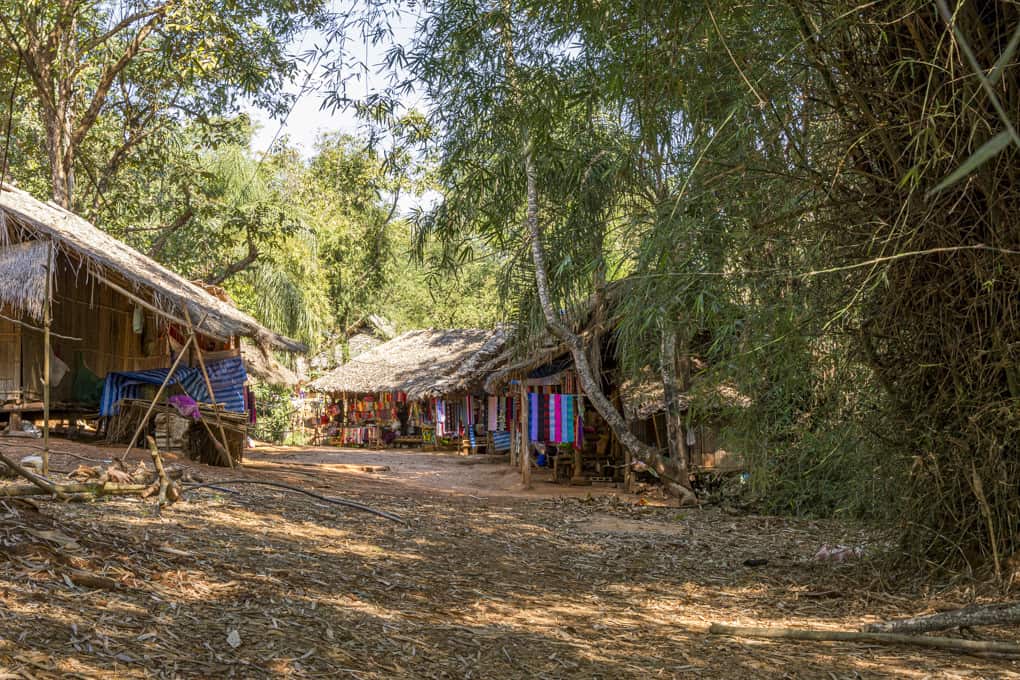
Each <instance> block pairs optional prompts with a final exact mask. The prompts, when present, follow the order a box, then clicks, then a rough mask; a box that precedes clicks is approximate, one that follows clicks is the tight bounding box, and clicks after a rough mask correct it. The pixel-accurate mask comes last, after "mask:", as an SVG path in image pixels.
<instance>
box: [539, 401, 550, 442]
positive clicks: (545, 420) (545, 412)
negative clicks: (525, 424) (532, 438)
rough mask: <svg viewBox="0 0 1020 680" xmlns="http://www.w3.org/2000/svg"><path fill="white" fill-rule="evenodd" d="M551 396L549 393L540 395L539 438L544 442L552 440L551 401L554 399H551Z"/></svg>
mask: <svg viewBox="0 0 1020 680" xmlns="http://www.w3.org/2000/svg"><path fill="white" fill-rule="evenodd" d="M550 396H551V395H548V394H540V395H538V440H539V441H543V442H547V441H551V440H552V437H551V436H550V433H551V431H552V430H551V428H552V424H551V421H552V410H551V409H552V406H551V404H550V402H551V401H552V399H550Z"/></svg>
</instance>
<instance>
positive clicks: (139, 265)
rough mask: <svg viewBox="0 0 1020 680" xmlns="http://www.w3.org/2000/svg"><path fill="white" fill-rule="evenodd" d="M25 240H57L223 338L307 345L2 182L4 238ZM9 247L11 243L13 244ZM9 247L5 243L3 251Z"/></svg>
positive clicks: (94, 267)
mask: <svg viewBox="0 0 1020 680" xmlns="http://www.w3.org/2000/svg"><path fill="white" fill-rule="evenodd" d="M9 227H13V229H12V231H13V232H14V233H15V234H17V235H20V237H21V240H23V241H46V240H52V241H53V244H54V246H55V248H56V250H57V252H58V254H63V255H64V256H66V257H68V258H69V259H70V260H71V261H73V262H81V263H83V264H84V265H85V267H86V270H87V272H88V273H89V274H91V275H95V276H99V277H102V278H104V279H107V280H109V279H110V278H111V275H113V277H114V278H120V279H122V280H123V281H124V282H126V283H127V285H128V286H129V287H133V288H134V289H135V291H134V292H135V294H139V293H142V295H140V297H143V296H144V297H148V298H151V300H152V304H153V305H154V306H155V307H157V308H158V309H160V310H163V311H164V312H165V313H167V314H169V315H175V316H178V317H181V316H183V314H184V311H183V310H184V309H185V308H187V310H188V311H189V313H190V314H191V318H192V320H193V321H194V322H195V323H198V321H199V320H200V319H205V321H204V324H203V325H202V329H203V330H206V331H208V332H209V333H211V334H216V335H219V336H222V337H231V336H234V335H240V336H245V337H250V338H253V339H255V340H256V341H257V342H259V344H268V345H271V346H273V347H276V348H278V349H282V350H287V351H292V352H303V351H305V350H306V349H307V348H306V347H305V346H304V345H303V344H301V343H299V342H297V341H295V340H291V339H290V338H286V337H284V336H282V335H278V334H276V333H274V332H272V331H270V330H268V329H266V328H264V327H263V326H262V325H261V324H259V323H258V322H257V321H256V320H255V319H253V318H252V317H250V316H248V315H247V314H245V313H244V312H241V311H240V310H238V309H236V308H235V307H232V306H231V305H229V304H227V303H225V302H223V301H221V300H218V299H216V298H215V297H214V296H212V295H210V294H209V293H207V292H206V291H205V290H203V289H202V288H200V287H199V286H196V285H195V284H193V283H191V282H190V281H188V280H187V279H185V278H184V277H182V276H180V275H178V274H176V273H174V272H172V271H170V270H169V269H167V268H166V267H164V266H163V265H161V264H159V263H158V262H156V261H155V260H153V259H151V258H148V257H146V256H145V255H142V254H141V253H139V252H138V251H136V250H134V249H133V248H131V247H129V246H128V245H126V244H124V243H122V242H120V241H118V240H117V239H115V238H113V237H112V236H110V235H109V234H107V233H105V232H103V231H101V230H99V229H97V228H96V227H95V226H93V225H92V224H91V223H89V222H88V221H86V220H84V219H82V218H81V217H79V216H77V215H75V214H74V213H71V212H68V211H67V210H64V209H63V208H60V207H57V206H55V205H52V204H49V203H43V202H41V201H39V200H36V199H35V198H33V197H32V196H31V195H30V194H28V193H26V192H24V191H21V190H20V189H16V188H14V187H11V186H8V185H4V186H2V187H0V238H6V236H7V233H8V228H9ZM8 247H9V246H8ZM3 249H5V247H4V245H2V244H0V250H3Z"/></svg>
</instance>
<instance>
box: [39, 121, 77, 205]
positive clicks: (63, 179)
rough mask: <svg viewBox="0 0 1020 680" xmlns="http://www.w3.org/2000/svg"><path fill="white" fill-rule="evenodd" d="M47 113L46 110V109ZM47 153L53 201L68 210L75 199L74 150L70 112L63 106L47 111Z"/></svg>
mask: <svg viewBox="0 0 1020 680" xmlns="http://www.w3.org/2000/svg"><path fill="white" fill-rule="evenodd" d="M44 111H45V109H44ZM44 115H46V117H47V120H46V151H47V153H48V154H49V158H50V182H51V184H52V185H53V201H54V203H56V204H57V205H59V206H61V207H62V208H64V209H66V210H70V209H71V201H72V199H73V198H74V149H73V148H72V147H71V145H70V142H71V129H70V120H69V117H68V112H67V111H66V110H65V109H64V107H62V106H57V107H56V109H50V110H49V111H46V112H45V114H44Z"/></svg>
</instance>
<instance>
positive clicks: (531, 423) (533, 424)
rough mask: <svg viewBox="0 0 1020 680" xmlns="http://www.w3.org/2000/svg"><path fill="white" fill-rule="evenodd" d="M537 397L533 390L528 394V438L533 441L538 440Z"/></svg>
mask: <svg viewBox="0 0 1020 680" xmlns="http://www.w3.org/2000/svg"><path fill="white" fill-rule="evenodd" d="M538 397H539V395H538V394H536V393H534V392H530V393H529V394H528V439H529V440H531V441H533V442H537V441H538Z"/></svg>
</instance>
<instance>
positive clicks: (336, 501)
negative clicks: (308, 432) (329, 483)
mask: <svg viewBox="0 0 1020 680" xmlns="http://www.w3.org/2000/svg"><path fill="white" fill-rule="evenodd" d="M226 484H258V485H260V486H272V487H276V488H278V489H286V490H288V491H294V492H296V493H303V494H305V495H306V496H311V497H312V498H315V499H317V500H320V501H323V502H326V503H332V504H334V505H342V506H344V507H348V508H354V509H355V510H361V511H363V512H367V513H370V514H372V515H378V516H379V517H383V518H385V519H388V520H390V521H391V522H397V523H399V524H407V520H405V519H404V518H403V517H400V516H399V515H394V514H392V513H389V512H386V511H385V510H376V509H375V508H373V507H370V506H368V505H364V504H362V503H358V502H357V501H349V500H347V499H346V498H329V497H328V496H322V495H320V494H317V493H314V492H312V491H305V490H304V489H300V488H298V487H296V486H290V485H289V484H281V483H280V482H264V481H260V480H255V479H221V480H217V481H215V482H210V483H209V484H187V485H186V488H187V489H188V490H189V491H190V490H193V489H202V488H206V487H212V486H214V485H219V486H223V485H226Z"/></svg>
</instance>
